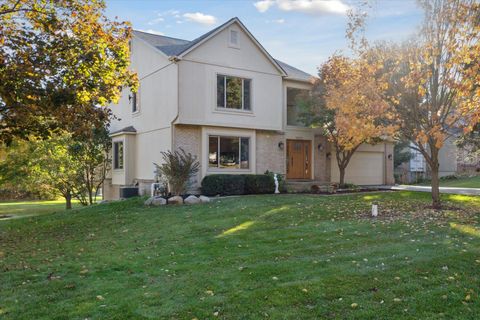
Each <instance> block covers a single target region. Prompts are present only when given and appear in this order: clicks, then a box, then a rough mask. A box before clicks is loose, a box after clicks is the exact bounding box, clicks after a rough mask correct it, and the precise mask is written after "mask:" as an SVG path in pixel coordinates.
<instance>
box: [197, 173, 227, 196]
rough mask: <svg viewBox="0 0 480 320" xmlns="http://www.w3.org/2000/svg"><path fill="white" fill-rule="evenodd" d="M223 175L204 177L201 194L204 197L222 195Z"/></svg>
mask: <svg viewBox="0 0 480 320" xmlns="http://www.w3.org/2000/svg"><path fill="white" fill-rule="evenodd" d="M224 178H225V175H223V174H212V175H209V176H205V178H203V180H202V194H204V195H206V196H216V195H218V194H220V195H221V194H223V180H224Z"/></svg>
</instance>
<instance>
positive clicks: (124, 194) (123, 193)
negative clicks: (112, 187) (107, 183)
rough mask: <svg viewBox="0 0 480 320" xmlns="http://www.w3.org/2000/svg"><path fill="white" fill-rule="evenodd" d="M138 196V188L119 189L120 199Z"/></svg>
mask: <svg viewBox="0 0 480 320" xmlns="http://www.w3.org/2000/svg"><path fill="white" fill-rule="evenodd" d="M137 196H138V187H120V199H127V198H131V197H137Z"/></svg>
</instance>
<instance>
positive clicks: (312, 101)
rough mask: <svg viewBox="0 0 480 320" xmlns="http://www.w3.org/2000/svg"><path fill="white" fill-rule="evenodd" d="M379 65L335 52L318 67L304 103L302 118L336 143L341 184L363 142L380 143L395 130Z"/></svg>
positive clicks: (334, 144) (333, 144)
mask: <svg viewBox="0 0 480 320" xmlns="http://www.w3.org/2000/svg"><path fill="white" fill-rule="evenodd" d="M379 67H381V66H380V65H376V64H371V63H369V61H367V60H366V59H363V57H362V58H357V59H353V58H347V57H345V56H341V55H333V56H332V57H330V58H329V59H328V61H326V62H325V63H324V64H323V65H322V66H321V67H320V68H319V78H318V79H317V80H316V82H315V83H314V87H313V90H312V94H311V95H310V96H309V97H307V98H304V100H303V102H302V103H301V105H302V107H303V110H304V112H303V113H302V114H301V117H302V118H303V119H302V120H303V122H305V123H306V124H307V125H309V126H313V127H319V128H321V129H322V130H323V133H324V134H325V136H326V137H327V139H328V141H329V142H330V143H331V144H332V146H333V149H334V152H335V156H336V157H335V158H336V161H337V165H338V169H339V171H340V181H339V183H340V185H341V186H343V185H345V172H346V168H347V166H348V164H349V162H350V160H351V158H352V156H353V154H354V153H355V152H356V150H357V149H358V148H359V147H360V145H362V144H364V143H370V144H375V143H378V142H379V141H380V140H381V139H382V138H385V137H386V136H388V135H391V134H392V133H393V132H394V130H395V126H394V125H390V124H388V117H389V114H390V113H389V106H388V104H387V103H386V102H385V101H384V100H383V97H382V95H381V92H382V91H381V90H382V88H384V86H383V85H382V83H381V81H380V80H381V77H379V76H378V75H379V74H381V73H379V70H378V68H379Z"/></svg>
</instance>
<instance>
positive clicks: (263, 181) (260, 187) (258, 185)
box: [245, 174, 275, 194]
mask: <svg viewBox="0 0 480 320" xmlns="http://www.w3.org/2000/svg"><path fill="white" fill-rule="evenodd" d="M274 191H275V181H274V180H273V176H270V175H266V174H246V175H245V193H246V194H262V193H273V192H274Z"/></svg>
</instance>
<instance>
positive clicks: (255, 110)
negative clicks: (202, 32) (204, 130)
mask: <svg viewBox="0 0 480 320" xmlns="http://www.w3.org/2000/svg"><path fill="white" fill-rule="evenodd" d="M232 28H235V29H236V30H237V31H238V32H239V37H240V38H239V41H240V47H239V48H232V47H229V44H228V34H229V29H227V30H224V31H222V32H220V33H219V34H218V35H216V36H215V37H213V38H211V39H210V40H208V41H207V42H205V43H204V44H202V45H201V46H200V47H198V48H197V49H195V50H193V51H192V52H190V53H188V54H187V55H186V56H185V57H184V58H183V59H182V60H181V61H180V62H178V68H179V79H180V81H179V118H178V121H177V123H180V124H195V125H209V126H219V127H230V128H250V129H263V130H282V129H283V128H282V112H281V110H282V102H283V101H282V75H281V73H280V71H279V70H278V69H277V68H276V67H275V66H274V65H273V64H272V63H271V62H270V60H269V59H268V58H267V56H266V55H265V54H264V53H263V52H262V51H261V50H260V49H259V48H258V47H257V46H256V45H255V44H254V43H253V42H252V41H251V40H250V39H249V38H248V36H247V35H246V34H245V33H243V31H241V30H240V28H239V27H238V26H237V25H234V26H233V27H232ZM217 74H223V75H230V76H235V77H241V78H248V79H251V81H252V82H251V111H242V110H231V109H225V108H217V98H216V94H217Z"/></svg>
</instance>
